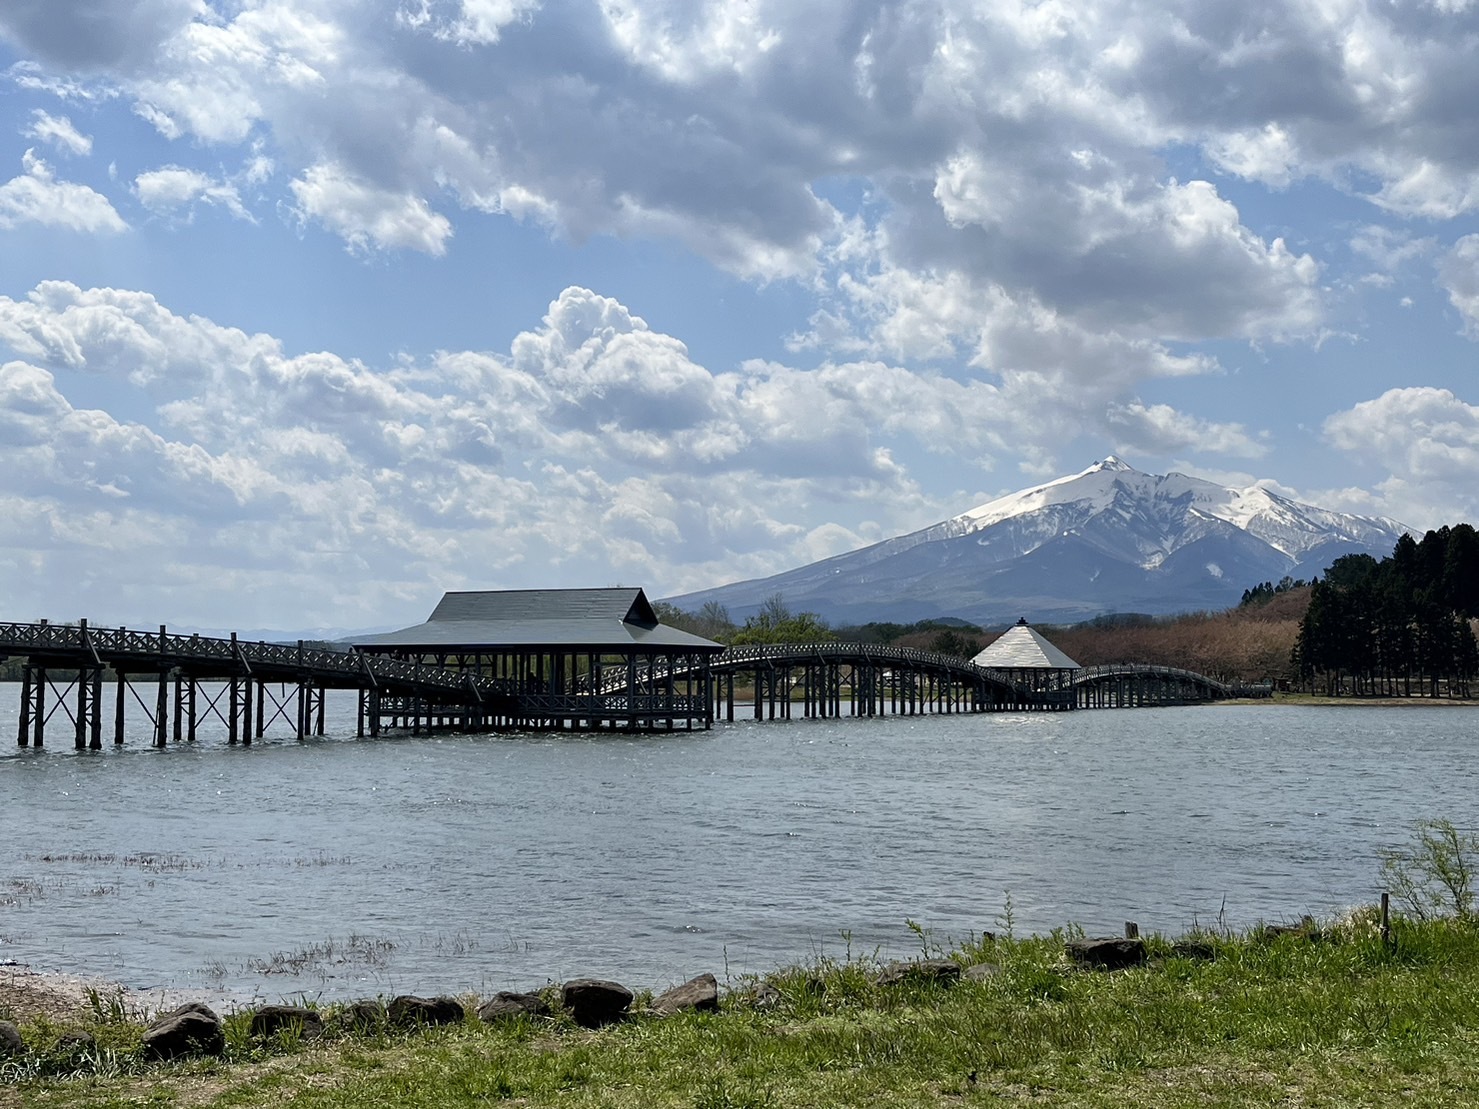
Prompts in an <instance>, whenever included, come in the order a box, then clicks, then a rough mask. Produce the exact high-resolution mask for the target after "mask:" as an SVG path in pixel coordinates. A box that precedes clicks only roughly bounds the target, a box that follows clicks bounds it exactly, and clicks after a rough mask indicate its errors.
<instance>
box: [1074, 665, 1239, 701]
mask: <svg viewBox="0 0 1479 1109" xmlns="http://www.w3.org/2000/svg"><path fill="white" fill-rule="evenodd" d="M1113 677H1141V678H1143V677H1154V678H1161V679H1170V680H1172V681H1182V682H1190V683H1192V684H1194V685H1201V686H1206V687H1207V688H1209V689H1214V690H1216V691H1217V692H1219V693H1221V694H1223V695H1224V696H1231V695H1232V692H1233V689H1234V687H1233V686H1231V685H1229V684H1228V683H1227V682H1224V681H1220V680H1218V679H1217V678H1212V677H1208V676H1207V675H1206V674H1199V673H1197V672H1196V671H1195V670H1183V669H1180V668H1179V667H1175V666H1152V665H1149V664H1141V663H1133V662H1111V663H1104V664H1102V665H1099V666H1085V667H1084V668H1083V669H1081V670H1080V671H1079V672H1078V673H1077V674H1075V675H1074V677H1073V684H1074V685H1076V686H1077V685H1089V684H1091V683H1092V682H1096V681H1102V680H1103V679H1105V678H1113Z"/></svg>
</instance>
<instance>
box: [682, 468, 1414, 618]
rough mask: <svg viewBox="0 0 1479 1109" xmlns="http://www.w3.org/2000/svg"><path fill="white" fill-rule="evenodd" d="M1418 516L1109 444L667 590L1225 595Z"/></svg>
mask: <svg viewBox="0 0 1479 1109" xmlns="http://www.w3.org/2000/svg"><path fill="white" fill-rule="evenodd" d="M1409 530H1410V529H1409V528H1407V527H1406V526H1404V525H1403V524H1400V523H1398V522H1397V521H1395V520H1389V519H1386V518H1384V517H1369V516H1354V515H1349V514H1346V513H1340V512H1332V511H1329V510H1327V509H1322V508H1316V507H1314V506H1312V505H1306V504H1300V503H1298V502H1297V501H1292V500H1289V499H1288V498H1285V497H1281V496H1279V495H1278V494H1276V493H1273V492H1271V491H1269V490H1268V489H1265V488H1263V487H1262V486H1258V485H1254V486H1250V487H1249V488H1246V489H1231V488H1225V487H1223V486H1220V485H1217V484H1214V483H1213V482H1209V481H1202V480H1200V479H1198V478H1193V477H1187V476H1186V475H1184V474H1177V473H1171V474H1146V473H1141V472H1140V471H1139V470H1136V469H1135V468H1133V467H1132V466H1130V465H1128V464H1127V463H1125V462H1123V461H1121V460H1120V459H1118V458H1115V457H1113V456H1111V457H1109V458H1106V459H1105V460H1104V461H1102V462H1097V463H1095V464H1094V465H1093V466H1090V467H1089V468H1088V469H1087V470H1084V471H1083V472H1082V473H1078V474H1073V475H1070V476H1068V477H1062V478H1058V479H1056V480H1054V481H1050V482H1047V483H1046V484H1043V485H1036V486H1033V487H1031V488H1029V489H1023V490H1021V491H1020V492H1017V493H1013V494H1010V495H1009V496H1005V497H1001V498H999V499H997V500H994V501H991V502H989V503H987V504H983V505H979V506H978V507H976V508H973V509H970V510H969V511H967V512H963V513H961V514H960V515H958V516H955V517H952V518H951V519H949V520H945V521H942V522H941V523H938V524H934V525H932V526H931V527H927V528H924V529H923V530H921V531H916V532H912V533H910V534H908V535H901V536H898V537H896V538H894V539H888V540H885V541H884V542H882V543H875V544H874V545H872V546H870V547H864V548H862V549H860V550H856V551H851V552H849V553H847V554H843V555H837V556H835V557H833V558H829V559H825V560H823V561H821V562H816V563H812V564H811V565H809V566H802V567H800V568H798V569H795V570H788V571H786V572H785V573H781V574H776V575H774V576H772V577H768V578H759V579H755V580H752V581H744V582H736V583H734V584H731V585H725V586H720V587H718V588H716V589H707V590H702V591H700V592H696V593H687V594H683V595H681V596H678V597H671V598H668V600H669V602H670V603H672V604H674V605H676V606H678V607H679V608H681V609H685V610H688V611H696V610H697V609H699V608H701V607H702V606H703V605H704V604H706V603H708V602H711V601H712V602H717V603H718V604H721V605H723V606H724V607H725V608H727V609H728V610H729V614H730V615H731V616H732V617H733V618H734V619H736V620H742V619H744V618H745V617H746V616H749V615H752V614H753V613H755V612H757V611H758V610H759V609H760V607H761V606H762V605H763V604H764V603H765V601H766V600H767V599H768V598H770V597H773V596H774V595H776V594H780V595H781V596H782V597H783V598H784V599H785V603H786V604H787V605H788V606H789V607H790V608H791V609H792V610H794V611H798V612H799V611H806V612H815V613H817V614H818V615H820V616H821V617H822V618H823V619H824V620H827V621H829V622H831V623H833V624H866V623H868V622H870V621H886V620H888V621H899V622H905V623H907V622H912V621H916V620H923V619H929V618H939V617H959V618H962V619H965V620H970V621H972V622H974V623H978V624H982V625H993V624H1001V623H1009V622H1011V621H1014V620H1016V619H1017V618H1018V617H1019V616H1026V617H1027V618H1028V619H1029V620H1032V621H1033V622H1034V623H1048V622H1050V623H1055V624H1069V623H1074V622H1077V621H1081V620H1088V619H1092V618H1094V617H1096V616H1101V615H1105V614H1108V613H1115V612H1139V613H1147V614H1151V615H1165V614H1170V613H1176V612H1190V611H1200V610H1222V609H1227V608H1230V607H1232V606H1234V605H1236V604H1237V603H1238V601H1239V600H1240V598H1241V597H1242V593H1243V590H1244V589H1246V588H1248V587H1249V586H1250V585H1252V584H1254V583H1257V582H1261V581H1277V580H1279V579H1281V578H1283V577H1286V576H1292V577H1295V578H1313V577H1316V576H1318V575H1319V574H1320V573H1322V572H1323V570H1324V569H1325V567H1327V566H1328V565H1329V564H1330V563H1331V562H1333V561H1334V560H1335V559H1337V558H1339V557H1340V556H1341V555H1345V554H1352V553H1364V554H1371V555H1373V556H1375V557H1378V558H1380V557H1383V556H1385V555H1388V554H1390V553H1391V551H1392V548H1393V546H1394V545H1395V544H1396V541H1397V539H1398V537H1399V536H1401V535H1402V534H1403V533H1404V532H1406V531H1409Z"/></svg>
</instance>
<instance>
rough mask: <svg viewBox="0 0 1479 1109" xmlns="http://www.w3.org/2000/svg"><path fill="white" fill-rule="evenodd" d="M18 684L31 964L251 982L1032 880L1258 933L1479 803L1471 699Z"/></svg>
mask: <svg viewBox="0 0 1479 1109" xmlns="http://www.w3.org/2000/svg"><path fill="white" fill-rule="evenodd" d="M108 692H110V693H111V690H109V691H108ZM17 701H18V687H16V686H14V685H0V729H3V730H0V814H3V824H0V827H3V829H4V832H5V837H6V840H7V857H8V858H7V866H6V871H5V877H4V884H3V885H0V959H14V960H17V961H19V962H22V963H26V964H29V965H31V966H32V967H34V968H37V969H49V970H64V971H70V972H73V973H79V974H88V975H101V976H107V977H111V978H115V979H118V980H120V981H122V982H124V983H125V984H127V985H130V986H134V987H140V988H148V987H156V988H157V987H160V986H172V987H179V988H185V989H190V990H193V991H195V992H196V993H198V994H199V995H201V996H210V997H213V998H224V997H230V998H235V999H238V1000H243V1001H244V1000H248V999H251V998H254V997H258V998H266V999H269V1000H277V999H279V998H283V997H289V998H296V997H301V996H308V997H317V998H322V999H342V998H348V997H357V996H366V995H369V996H373V995H375V994H382V993H383V994H391V993H401V992H419V993H436V992H462V991H467V990H475V991H479V992H483V993H489V992H492V991H494V990H497V989H506V988H518V987H529V986H532V985H535V984H539V983H543V982H545V981H546V980H556V981H558V980H561V979H565V978H570V977H577V976H587V975H589V976H597V977H611V978H616V979H618V980H620V981H623V982H625V983H627V984H628V985H630V986H633V987H635V988H641V987H655V988H662V987H665V986H667V985H670V984H672V983H674V982H677V981H681V980H683V979H685V978H688V977H690V976H692V975H694V974H698V973H700V972H703V971H706V970H707V971H713V972H715V973H716V974H718V975H719V976H720V978H721V979H723V978H724V977H725V975H726V974H728V975H729V976H731V977H737V976H739V975H742V974H746V973H763V972H765V971H767V970H769V969H772V968H774V967H776V966H778V965H782V964H787V963H793V962H796V961H799V960H806V959H810V958H812V957H814V956H817V955H828V956H842V955H845V954H846V953H847V951H848V947H849V944H850V946H851V950H852V951H853V952H854V953H864V954H871V953H873V952H874V951H875V949H881V951H882V952H883V953H884V954H886V955H897V956H902V955H907V954H909V953H911V952H913V951H916V950H917V949H918V943H917V941H916V940H915V938H914V937H913V935H912V934H911V933H910V930H909V928H908V926H907V925H906V923H905V922H906V920H914V921H916V922H918V924H919V925H921V926H923V927H924V928H927V929H929V930H930V931H931V932H932V933H933V934H934V935H935V936H936V937H938V938H940V939H942V940H948V939H950V938H959V937H964V936H965V935H966V934H968V933H971V932H978V931H980V930H981V929H999V928H1000V927H1002V924H1003V917H1004V916H1005V914H1006V910H1007V905H1008V903H1010V906H1011V912H1012V916H1013V919H1014V923H1015V927H1016V929H1017V930H1018V931H1019V932H1024V931H1042V930H1047V929H1050V928H1053V927H1056V926H1059V925H1064V924H1068V923H1076V924H1080V925H1082V926H1083V927H1084V928H1085V929H1086V930H1088V931H1089V932H1090V933H1091V934H1092V933H1118V932H1119V931H1120V930H1121V928H1122V927H1123V923H1124V922H1125V921H1127V920H1134V921H1137V922H1138V923H1139V924H1140V926H1141V928H1142V929H1143V930H1150V929H1159V930H1162V931H1167V932H1172V933H1179V932H1181V931H1183V930H1185V929H1186V928H1188V927H1190V926H1192V925H1193V924H1195V923H1201V924H1206V925H1215V924H1217V923H1218V922H1219V921H1221V922H1223V923H1226V924H1227V925H1229V926H1234V927H1242V926H1246V925H1250V924H1253V923H1256V922H1257V921H1259V920H1287V919H1293V918H1296V917H1298V916H1299V915H1300V914H1302V913H1305V912H1312V913H1315V914H1317V915H1318V914H1327V913H1332V912H1337V911H1339V910H1340V909H1342V908H1343V907H1347V906H1350V905H1353V904H1357V903H1360V902H1363V901H1370V900H1371V899H1373V898H1374V897H1375V896H1376V893H1377V887H1376V874H1377V859H1376V853H1377V850H1378V848H1379V847H1382V846H1386V845H1396V844H1401V843H1403V842H1406V841H1407V840H1408V839H1409V838H1410V834H1411V828H1412V825H1413V823H1414V822H1415V821H1416V820H1418V819H1421V818H1424V817H1432V816H1443V817H1448V818H1450V819H1452V820H1454V821H1455V822H1456V823H1459V824H1473V823H1475V820H1474V809H1475V806H1476V801H1475V797H1474V792H1473V783H1472V778H1471V777H1470V764H1471V761H1472V758H1473V755H1474V733H1475V727H1476V725H1479V713H1475V712H1473V711H1470V710H1465V709H1458V708H1439V707H1403V708H1355V707H1352V708H1312V707H1294V706H1275V705H1253V706H1247V705H1244V706H1238V705H1230V706H1201V707H1189V708H1165V709H1135V710H1119V711H1096V712H1075V713H1051V714H1022V715H1016V714H1012V715H1007V714H1003V715H990V716H939V717H918V716H915V717H886V718H883V719H874V720H853V719H847V718H844V719H842V720H837V721H800V720H797V721H792V722H791V723H766V724H754V723H736V724H731V725H719V726H716V727H715V728H714V729H713V730H712V731H709V732H691V733H678V734H674V735H663V736H643V737H636V738H619V737H612V736H587V735H561V736H538V735H514V736H508V735H505V736H434V737H418V738H411V737H409V736H406V737H396V738H381V739H374V740H372V739H361V740H357V739H354V738H352V736H353V730H354V727H353V725H354V719H353V718H354V699H353V696H352V695H336V694H333V693H331V694H330V703H329V718H330V730H331V731H333V732H334V733H335V735H334V736H332V737H329V738H324V739H314V740H310V741H307V742H301V743H300V742H298V741H297V740H295V739H291V738H287V737H269V738H268V739H267V740H264V741H259V742H258V743H256V744H255V745H253V746H252V747H250V748H242V747H228V746H226V744H225V742H224V736H223V735H222V734H221V732H220V729H219V728H217V729H202V733H201V736H202V738H201V739H200V741H198V742H197V743H196V744H195V745H193V746H188V745H184V744H181V745H178V746H171V747H170V748H168V749H166V750H162V751H158V750H152V749H150V748H149V747H148V746H147V740H146V738H145V736H144V735H143V734H142V732H141V734H139V735H137V736H135V737H133V738H131V739H130V742H129V743H128V744H127V745H126V746H125V747H123V748H122V749H118V750H114V749H113V748H112V746H111V744H109V745H108V747H109V749H108V750H105V751H102V752H75V751H73V750H72V744H71V737H70V735H68V734H65V733H66V731H67V729H66V726H65V724H58V723H54V724H53V729H54V734H53V735H50V736H48V743H49V744H51V746H48V748H47V749H46V750H45V751H39V752H38V751H35V750H20V749H18V748H17V747H16V746H15V739H14V732H15V722H16V705H17ZM109 704H110V705H111V697H110V699H109ZM145 727H147V725H145ZM846 937H850V939H848V938H846Z"/></svg>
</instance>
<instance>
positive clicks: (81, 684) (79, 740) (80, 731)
mask: <svg viewBox="0 0 1479 1109" xmlns="http://www.w3.org/2000/svg"><path fill="white" fill-rule="evenodd" d="M87 690H88V681H87V672H86V671H84V670H78V671H77V704H76V708H77V711H76V712H75V713H74V714H73V716H72V726H73V731H74V732H75V733H76V736H75V741H74V744H73V746H75V747H76V749H77V750H79V751H86V750H87Z"/></svg>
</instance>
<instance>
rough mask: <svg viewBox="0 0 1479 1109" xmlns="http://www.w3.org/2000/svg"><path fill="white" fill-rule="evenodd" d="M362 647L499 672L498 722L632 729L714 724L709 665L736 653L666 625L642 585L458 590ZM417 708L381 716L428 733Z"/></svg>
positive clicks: (485, 674)
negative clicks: (421, 617) (419, 618)
mask: <svg viewBox="0 0 1479 1109" xmlns="http://www.w3.org/2000/svg"><path fill="white" fill-rule="evenodd" d="M354 648H355V650H358V651H362V652H365V653H367V654H383V655H392V656H395V657H397V658H401V659H405V660H408V661H412V662H418V661H419V662H421V663H423V664H430V665H433V666H438V667H446V668H451V669H456V670H462V671H465V672H467V673H468V674H471V675H476V676H477V677H479V678H483V679H492V680H493V681H495V682H496V683H497V685H498V686H499V687H500V689H501V691H502V693H503V697H502V698H501V700H502V701H503V703H502V704H501V706H500V707H499V710H498V711H497V712H496V714H495V716H494V719H493V720H491V721H490V723H491V724H492V725H493V726H495V727H498V726H506V727H526V728H528V727H532V728H555V729H559V728H578V729H582V730H594V729H599V728H624V729H630V730H632V731H652V730H654V729H658V728H664V729H671V728H673V727H675V726H681V727H684V728H692V727H693V726H694V724H700V725H702V726H703V727H705V728H707V727H709V726H710V725H711V724H712V723H713V716H714V713H713V700H712V697H711V685H710V670H709V664H710V661H711V660H712V659H713V657H714V656H715V655H717V654H719V653H720V652H721V651H723V650H724V646H723V644H720V643H715V642H713V641H712V640H709V639H704V638H703V637H701V636H697V635H692V634H690V633H689V632H685V631H681V630H679V629H678V628H673V627H669V626H668V625H666V624H663V623H662V622H661V621H660V620H658V618H657V613H656V611H655V610H654V609H653V607H652V604H651V602H650V601H648V599H647V594H646V593H644V592H643V591H642V590H641V589H630V588H616V589H513V590H483V591H475V592H454V593H447V594H445V595H444V596H443V597H442V600H441V603H440V604H438V605H437V607H436V609H435V610H434V611H433V612H432V614H431V615H430V616H429V617H427V619H426V620H425V622H423V623H420V624H417V625H415V626H414V627H409V628H402V629H401V630H400V631H394V632H386V633H384V634H383V635H367V636H363V637H361V638H360V639H358V640H356V641H355V643H354ZM387 708H388V711H387ZM417 711H418V710H417V707H416V706H408V705H399V704H397V705H393V706H387V707H379V708H377V710H376V711H375V716H376V717H381V716H383V717H386V718H387V720H388V722H390V723H391V724H392V726H394V725H396V724H400V725H402V726H405V725H409V726H410V727H411V728H412V729H413V730H416V729H417V727H418V724H419V718H418V717H417V716H416V715H412V714H414V713H416V712H417ZM376 723H377V724H378V720H377V721H376Z"/></svg>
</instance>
